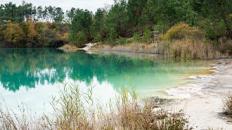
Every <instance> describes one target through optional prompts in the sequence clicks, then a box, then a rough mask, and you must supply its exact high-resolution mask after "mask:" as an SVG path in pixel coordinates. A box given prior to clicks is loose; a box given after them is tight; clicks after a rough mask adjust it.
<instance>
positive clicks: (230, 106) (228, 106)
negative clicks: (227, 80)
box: [224, 96, 232, 118]
mask: <svg viewBox="0 0 232 130" xmlns="http://www.w3.org/2000/svg"><path fill="white" fill-rule="evenodd" d="M224 113H225V114H226V115H227V116H229V117H231V118H232V96H229V97H227V98H226V99H225V101H224Z"/></svg>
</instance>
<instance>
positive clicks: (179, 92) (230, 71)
mask: <svg viewBox="0 0 232 130" xmlns="http://www.w3.org/2000/svg"><path fill="white" fill-rule="evenodd" d="M213 67H214V68H215V73H214V74H212V75H210V76H207V77H198V78H196V79H194V80H193V82H192V83H191V84H189V85H187V86H186V87H181V88H176V89H171V90H169V91H168V93H169V94H170V95H171V96H174V97H175V96H179V97H183V98H184V99H183V100H176V101H175V103H173V105H171V106H168V107H167V108H168V109H171V110H172V111H173V109H174V110H175V111H178V110H180V109H181V110H183V112H184V113H185V115H186V116H187V118H188V120H189V125H190V126H191V127H193V128H194V130H208V129H209V128H211V129H216V130H218V129H220V130H232V123H231V122H229V121H228V119H226V118H225V117H223V116H222V114H221V113H222V112H223V101H224V100H225V98H226V96H228V95H229V94H232V59H227V60H218V61H217V64H215V65H214V66H213ZM175 94H176V95H175Z"/></svg>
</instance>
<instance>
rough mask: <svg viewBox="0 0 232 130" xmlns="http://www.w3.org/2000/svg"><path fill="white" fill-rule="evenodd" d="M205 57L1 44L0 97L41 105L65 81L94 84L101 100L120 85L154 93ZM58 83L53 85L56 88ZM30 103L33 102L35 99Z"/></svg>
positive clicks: (197, 67) (202, 66) (201, 68)
mask: <svg viewBox="0 0 232 130" xmlns="http://www.w3.org/2000/svg"><path fill="white" fill-rule="evenodd" d="M208 65H209V63H208V62H207V61H188V62H177V61H172V60H164V59H162V58H157V59H149V58H143V57H138V56H136V54H134V56H132V57H131V56H130V57H128V56H119V55H115V54H112V55H110V54H107V55H105V54H87V53H84V52H76V53H63V52H60V51H57V50H54V49H1V50H0V93H1V94H0V96H1V97H2V98H4V100H5V102H6V103H7V104H10V105H11V106H14V105H15V106H16V104H19V103H20V102H23V103H25V104H29V105H33V107H34V108H33V109H38V111H39V110H42V107H45V106H46V105H47V104H48V100H49V98H51V97H52V96H53V95H54V94H57V93H58V90H59V89H60V88H62V87H65V85H67V84H69V83H71V84H72V85H77V86H82V88H88V87H90V86H91V87H94V91H95V92H96V95H98V97H101V100H104V99H105V97H108V96H112V95H113V94H114V93H117V92H119V91H120V90H122V89H127V90H129V91H135V92H137V94H138V95H139V96H141V97H149V96H156V95H157V94H158V92H164V91H163V90H166V89H168V88H171V87H177V86H178V85H181V84H184V83H185V82H186V81H187V80H186V78H187V77H189V76H191V75H196V74H199V73H202V72H205V71H207V70H208ZM58 88H59V89H58ZM35 102H36V103H35Z"/></svg>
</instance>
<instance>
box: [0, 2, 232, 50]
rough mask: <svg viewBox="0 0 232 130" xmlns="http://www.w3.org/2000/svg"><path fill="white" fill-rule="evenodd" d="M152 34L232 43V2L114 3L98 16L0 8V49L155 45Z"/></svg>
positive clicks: (59, 10)
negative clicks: (105, 44)
mask: <svg viewBox="0 0 232 130" xmlns="http://www.w3.org/2000/svg"><path fill="white" fill-rule="evenodd" d="M170 29H171V30H170ZM154 33H155V34H159V35H160V36H161V39H162V40H167V39H173V38H175V39H180V37H186V36H183V35H186V34H189V35H190V36H191V35H193V37H194V38H195V39H196V37H197V38H199V37H204V39H205V40H207V41H210V43H214V44H215V43H216V44H217V43H220V42H221V41H223V40H224V41H226V40H227V39H231V38H232V2H231V1H230V0H115V3H114V4H113V5H112V6H111V7H108V8H107V7H106V8H99V9H98V10H97V11H96V12H91V11H88V10H84V9H78V8H72V9H70V10H67V11H66V10H62V8H60V7H52V6H47V7H41V6H38V7H36V6H33V5H32V4H30V3H26V2H23V3H22V4H21V5H16V4H14V3H11V2H10V3H7V4H2V5H1V6H0V41H1V42H0V47H20V48H21V47H23V48H25V47H57V46H60V45H62V44H65V43H73V44H75V45H77V46H79V47H81V46H83V45H84V44H85V43H89V42H101V43H107V44H125V43H128V42H131V41H132V42H133V41H140V42H143V43H151V42H153V35H154ZM167 33H168V34H167ZM196 35H197V36H196ZM231 46H232V45H231ZM231 48H232V47H231Z"/></svg>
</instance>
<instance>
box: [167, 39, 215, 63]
mask: <svg viewBox="0 0 232 130" xmlns="http://www.w3.org/2000/svg"><path fill="white" fill-rule="evenodd" d="M166 44H168V45H165V46H166V47H165V50H164V51H165V52H164V53H165V55H167V56H169V57H174V58H181V59H210V58H215V57H217V56H219V52H217V51H216V50H215V49H214V47H213V45H211V44H209V43H205V42H202V41H199V40H198V41H195V40H189V39H186V40H176V41H174V42H172V43H166Z"/></svg>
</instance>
